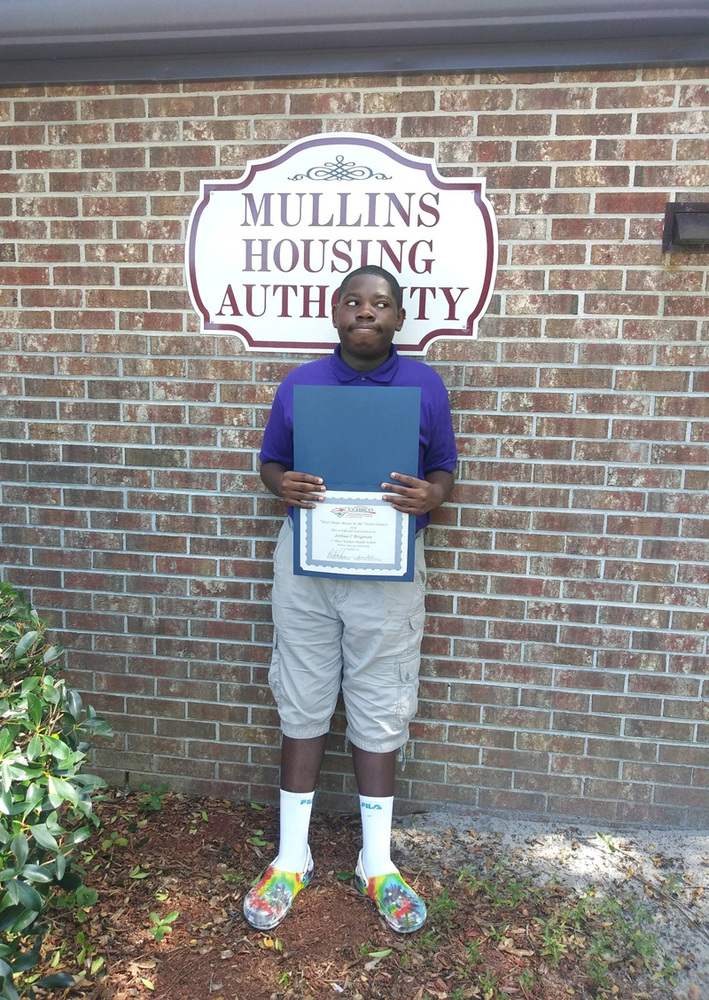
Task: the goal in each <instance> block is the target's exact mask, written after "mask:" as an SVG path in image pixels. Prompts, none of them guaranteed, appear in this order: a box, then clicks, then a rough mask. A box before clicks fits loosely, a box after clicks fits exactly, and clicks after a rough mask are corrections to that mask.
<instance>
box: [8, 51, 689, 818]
mask: <svg viewBox="0 0 709 1000" xmlns="http://www.w3.org/2000/svg"><path fill="white" fill-rule="evenodd" d="M343 129H344V130H351V131H373V132H375V133H377V134H379V135H382V136H385V137H387V138H390V139H392V140H394V141H395V142H397V143H399V144H400V145H401V146H402V147H403V148H406V149H408V150H410V151H412V152H414V153H418V154H421V155H425V156H435V157H436V159H437V161H438V163H439V164H440V165H441V169H442V171H443V172H444V173H464V174H467V173H469V172H470V171H471V170H475V171H476V172H478V173H483V174H485V175H486V176H487V178H488V184H489V192H490V196H491V198H492V200H493V202H494V204H495V208H496V211H497V213H498V219H499V227H500V236H501V267H500V273H499V278H498V282H497V288H496V294H495V297H494V299H493V304H492V307H491V310H490V313H489V315H488V316H487V318H485V320H484V321H483V322H482V324H481V334H480V339H479V340H478V341H477V342H473V343H467V342H449V343H447V344H446V343H441V342H439V343H437V344H436V345H435V346H434V347H433V349H432V351H431V353H430V355H429V360H430V362H431V363H432V364H434V365H435V367H436V368H437V370H438V371H440V373H441V375H442V376H443V378H444V380H445V382H446V384H447V385H448V387H449V389H450V395H451V401H452V405H453V410H454V420H455V424H456V429H457V431H458V441H459V446H460V453H461V464H460V480H459V484H458V486H457V488H456V492H455V494H454V498H453V501H452V502H451V503H449V504H448V505H447V506H446V507H445V508H444V509H443V510H442V511H441V512H440V513H439V514H438V516H437V517H436V524H435V525H434V526H433V527H432V528H431V529H429V533H428V540H427V541H428V557H429V563H430V566H431V573H430V597H429V612H430V613H429V618H428V626H427V636H426V639H425V646H424V652H425V661H424V667H423V673H424V676H423V680H422V685H421V707H420V714H419V721H418V722H417V723H416V725H415V727H414V736H415V740H414V742H413V744H412V747H411V759H410V760H409V762H408V765H407V767H406V770H405V771H404V772H403V774H402V775H401V779H400V783H399V793H400V795H401V796H402V797H403V798H404V799H409V800H411V801H412V802H426V803H429V802H435V801H447V802H451V803H455V804H460V805H461V806H466V807H480V808H483V809H517V810H523V811H527V812H530V813H548V814H556V815H580V816H585V817H593V819H594V820H596V821H598V822H610V821H622V820H635V821H643V822H650V823H684V824H690V825H692V824H694V825H698V824H701V823H706V822H707V821H709V762H708V760H707V742H708V740H709V708H708V706H707V697H706V696H707V692H708V691H709V680H708V679H707V671H708V667H709V655H708V654H709V650H708V649H707V630H708V627H709V587H708V583H709V571H708V564H709V542H708V541H707V536H708V533H709V532H708V529H709V492H708V488H709V468H708V467H709V420H708V418H709V402H708V390H709V322H708V321H707V320H706V319H705V317H706V314H707V302H708V299H707V264H708V263H709V258H707V257H705V256H701V255H696V256H674V257H672V258H671V259H665V258H663V256H662V254H661V230H662V215H663V211H664V205H665V202H666V201H668V200H671V199H672V198H674V197H675V196H676V197H677V198H678V199H682V198H684V199H687V200H694V201H696V200H701V199H706V198H707V191H708V190H709V188H708V185H709V137H708V136H709V76H708V75H707V71H706V70H695V69H691V68H690V69H682V70H675V71H673V70H664V69H663V70H652V69H648V70H646V71H635V70H629V71H627V72H626V71H622V72H592V71H582V72H579V73H563V74H557V75H554V74H551V73H532V74H530V73H525V74H516V75H510V74H492V75H490V74H485V75H451V74H443V75H439V76H431V75H416V76H408V77H402V78H400V79H398V80H397V79H396V78H393V77H391V78H390V77H378V78H371V77H370V78H367V77H354V78H346V79H313V80H295V81H283V80H261V81H254V82H252V81H233V80H232V81H225V82H220V83H217V84H214V83H204V84H203V83H185V84H183V85H179V84H165V85H149V84H144V85H121V86H111V85H106V86H98V87H90V86H81V87H70V86H66V87H51V88H46V89H45V88H33V89H27V90H22V89H20V90H17V89H12V90H11V89H5V90H0V168H1V170H2V174H1V175H0V282H1V284H0V349H1V351H2V353H1V356H0V360H1V363H2V367H1V374H0V393H2V403H1V406H2V415H1V423H2V428H1V429H2V439H3V441H4V442H5V443H4V445H3V456H2V457H3V470H2V471H3V482H4V486H3V493H2V503H3V506H2V522H3V523H2V550H1V553H2V554H1V556H0V559H1V561H2V563H3V565H4V567H5V569H4V575H5V576H6V577H7V578H8V579H10V580H11V581H13V582H14V583H16V584H17V585H19V586H21V587H23V588H25V589H26V590H27V591H28V592H29V593H30V594H31V596H32V598H33V599H34V601H35V602H36V604H37V605H38V606H39V607H40V608H41V609H43V611H44V612H45V614H46V616H47V617H48V618H49V619H50V620H51V621H52V622H53V623H55V625H56V626H57V628H58V629H60V630H61V631H62V633H63V638H64V641H65V643H66V645H67V646H68V648H69V649H70V654H69V663H70V668H71V676H72V678H73V679H74V680H75V681H77V682H78V684H79V685H80V686H81V687H82V689H84V690H86V691H87V692H90V695H89V700H90V701H91V702H92V703H93V704H94V705H95V706H96V707H97V708H99V709H100V710H101V711H103V712H104V713H105V714H107V715H108V716H109V717H110V718H111V720H112V721H113V723H114V724H115V726H116V730H117V733H118V735H117V738H116V740H115V743H114V745H113V747H112V748H110V749H104V750H102V751H101V752H100V754H99V761H100V764H101V766H102V768H103V769H104V772H105V773H106V774H107V775H108V776H109V777H110V778H111V780H113V781H114V782H116V783H122V782H123V781H124V780H125V778H126V775H128V776H129V780H130V781H131V782H132V783H137V782H139V781H141V780H143V779H144V778H145V777H146V776H148V777H152V776H154V777H152V780H154V781H156V782H157V781H159V780H162V779H166V780H169V781H170V782H171V783H172V784H173V786H175V787H178V788H182V789H187V790H192V791H207V790H213V791H215V792H217V793H219V794H224V795H231V796H249V797H254V798H266V797H270V796H272V795H273V790H274V788H275V787H276V785H277V767H276V764H277V745H278V730H277V717H276V714H275V712H274V710H273V707H272V703H271V699H270V695H269V693H268V689H267V687H266V669H267V664H268V660H269V639H270V634H271V629H270V610H269V582H270V573H271V564H270V557H271V552H272V549H273V539H274V536H275V534H276V532H277V529H278V525H279V519H280V516H281V505H280V503H279V502H277V501H276V500H275V499H273V498H270V497H268V496H266V495H265V494H264V492H263V490H262V487H261V486H260V482H259V479H258V476H257V475H256V472H255V469H256V461H255V455H256V451H257V449H258V446H259V441H260V436H261V432H262V428H263V426H264V424H265V421H266V418H267V415H268V407H269V403H270V400H271V398H272V394H273V391H274V388H275V385H276V384H277V383H278V382H279V380H280V379H281V377H282V376H283V374H284V373H285V372H286V371H287V370H288V368H289V367H290V366H291V365H292V364H293V363H294V362H293V359H292V358H288V357H284V358H278V357H268V358H265V357H259V356H257V355H251V354H248V355H247V354H245V352H244V350H243V348H242V345H241V343H240V342H239V341H238V340H237V339H236V338H233V337H230V336H213V335H212V334H209V333H207V334H200V333H199V332H197V330H198V324H197V319H196V316H195V315H194V314H193V313H192V311H191V307H190V304H189V300H188V297H187V295H186V292H185V288H184V280H183V271H182V261H183V253H184V234H185V226H186V220H187V217H188V214H189V212H190V209H191V207H192V205H193V203H194V201H195V198H196V193H197V189H198V181H199V179H200V177H235V176H238V175H239V174H240V173H241V170H242V168H243V166H244V164H245V162H246V160H247V158H248V157H261V156H264V155H266V154H270V153H272V152H274V151H276V150H277V149H278V148H279V147H280V146H282V145H283V144H284V143H285V142H287V141H290V140H292V139H294V138H296V137H299V136H303V135H308V134H311V133H317V132H319V131H332V130H343ZM334 729H335V731H336V735H334V736H333V738H332V743H331V752H330V754H329V755H328V759H327V765H326V772H325V773H324V775H323V779H322V787H323V788H324V789H325V790H326V794H323V795H322V796H321V798H320V802H321V804H325V805H329V806H334V807H339V806H347V805H349V804H351V801H352V800H351V796H352V792H353V787H354V786H353V779H352V776H351V774H350V769H349V763H348V761H347V758H346V756H345V755H344V753H343V750H344V748H343V741H342V735H341V734H342V729H343V726H342V720H341V719H337V720H336V724H335V726H334Z"/></svg>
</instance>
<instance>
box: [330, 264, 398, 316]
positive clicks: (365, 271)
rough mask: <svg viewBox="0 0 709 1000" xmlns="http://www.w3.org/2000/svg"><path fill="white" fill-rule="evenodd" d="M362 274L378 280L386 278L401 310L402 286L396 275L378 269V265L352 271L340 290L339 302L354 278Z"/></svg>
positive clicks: (347, 275) (345, 278)
mask: <svg viewBox="0 0 709 1000" xmlns="http://www.w3.org/2000/svg"><path fill="white" fill-rule="evenodd" d="M360 274H373V275H374V276H375V277H377V278H384V280H385V281H386V283H387V284H388V285H389V288H390V289H391V293H392V296H393V297H394V302H395V304H396V308H397V311H398V310H399V309H401V303H402V302H403V299H404V296H403V293H402V291H401V285H400V284H399V282H398V281H397V280H396V278H395V277H394V275H393V274H392V273H391V272H390V271H385V270H384V268H383V267H377V265H376V264H365V266H364V267H358V268H357V269H356V270H355V271H350V273H349V274H346V275H345V277H344V278H343V280H342V284H341V285H340V290H339V292H338V293H337V301H338V302H340V300H341V299H342V295H343V293H344V291H345V289H346V288H347V286H348V284H349V283H350V281H351V280H352V278H356V277H358V276H359V275H360Z"/></svg>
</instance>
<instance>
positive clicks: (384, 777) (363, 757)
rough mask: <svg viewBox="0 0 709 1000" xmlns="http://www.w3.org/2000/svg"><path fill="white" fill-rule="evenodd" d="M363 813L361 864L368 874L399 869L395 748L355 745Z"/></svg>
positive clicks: (353, 746)
mask: <svg viewBox="0 0 709 1000" xmlns="http://www.w3.org/2000/svg"><path fill="white" fill-rule="evenodd" d="M352 762H353V764H354V772H355V777H356V778H357V787H358V789H359V808H360V813H361V816H362V866H363V868H364V870H365V871H366V872H367V874H368V875H370V876H373V875H386V874H387V873H388V872H394V871H396V865H394V864H392V860H391V821H392V814H393V811H394V767H395V762H396V751H392V752H391V753H369V752H367V751H366V750H361V749H360V748H359V747H357V746H355V745H354V744H352Z"/></svg>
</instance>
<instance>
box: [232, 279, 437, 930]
mask: <svg viewBox="0 0 709 1000" xmlns="http://www.w3.org/2000/svg"><path fill="white" fill-rule="evenodd" d="M401 301H402V296H401V289H400V287H399V284H398V282H397V280H396V278H395V277H394V276H393V275H391V274H389V272H387V271H385V270H383V269H382V268H379V267H374V266H367V267H362V268H358V269H357V270H356V271H352V272H351V273H350V274H348V275H347V276H346V277H345V279H344V281H343V282H342V284H341V286H340V292H339V298H338V301H337V304H336V305H335V306H334V307H333V311H332V319H333V325H334V326H335V328H336V329H337V333H338V337H339V340H340V343H339V345H338V347H336V348H335V352H334V354H333V355H330V356H329V357H327V358H323V359H321V360H318V361H313V362H311V363H310V364H306V365H302V366H301V367H300V368H297V369H296V370H295V371H293V372H291V373H290V374H289V375H288V376H286V378H285V379H284V381H283V383H282V384H281V386H280V387H279V389H278V391H277V393H276V397H275V399H274V403H273V409H272V411H271V415H270V418H269V421H268V426H267V428H266V431H265V434H264V440H263V448H262V450H261V455H260V461H261V478H262V479H263V482H264V483H265V485H266V486H267V488H268V489H269V490H270V491H271V493H274V494H275V495H276V496H279V497H282V498H283V500H285V502H286V503H287V504H288V506H289V509H290V508H293V507H300V508H304V509H307V508H314V507H315V506H316V504H317V503H318V502H319V501H321V500H322V499H323V496H322V494H324V492H325V490H326V484H325V483H324V482H323V480H322V478H321V477H319V476H318V475H317V472H318V470H317V469H308V470H307V471H300V470H294V469H293V385H295V384H306V385H351V386H362V387H364V388H366V386H367V385H379V386H382V385H392V386H397V385H399V386H419V387H420V388H421V417H420V430H419V468H418V475H417V476H416V477H414V476H407V475H402V474H400V473H398V472H392V475H391V480H392V481H391V482H387V483H382V490H383V491H384V494H383V495H384V499H386V500H388V501H389V502H391V504H392V506H393V507H395V508H396V509H397V510H399V511H402V512H404V513H406V514H411V515H413V516H415V517H416V530H417V536H416V564H415V574H414V575H415V579H414V581H413V582H411V583H408V582H406V583H404V582H399V581H384V580H367V579H347V580H343V579H329V578H318V577H316V578H310V577H304V576H298V575H295V574H294V573H293V568H292V548H293V545H292V522H291V521H290V518H287V519H286V522H285V523H284V525H283V528H282V529H281V533H280V535H279V538H278V542H277V544H276V550H275V553H274V585H273V621H274V626H275V632H274V649H273V659H272V662H271V669H270V672H269V684H270V686H271V690H272V692H273V695H274V697H275V700H276V703H277V705H278V710H279V714H280V718H281V729H282V733H283V742H282V748H281V792H280V824H281V825H280V843H279V851H278V856H277V857H276V859H275V860H274V861H273V863H272V864H271V865H270V866H269V868H268V869H267V871H266V872H265V873H264V875H263V876H262V878H261V879H260V881H259V882H258V883H257V884H256V885H255V886H254V887H253V888H252V889H251V890H250V892H249V893H248V894H247V896H246V899H245V900H244V915H245V917H246V919H247V921H248V922H249V923H250V924H251V925H252V926H253V927H255V928H257V929H258V930H271V929H272V928H273V927H275V926H276V925H277V924H279V923H280V921H281V920H282V919H283V917H284V916H285V915H286V913H287V912H288V910H289V909H290V907H291V905H292V903H293V900H294V899H295V896H296V895H297V894H298V893H299V892H300V890H301V889H303V888H305V887H306V886H307V885H308V883H309V882H310V880H311V878H312V873H313V860H312V857H311V854H310V848H309V846H308V828H309V824H310V812H311V809H312V802H313V795H314V792H315V785H316V781H317V777H318V774H319V771H320V765H321V762H322V757H323V752H324V748H325V735H326V733H327V732H328V730H329V727H330V719H331V717H332V714H333V712H334V710H335V704H336V701H337V697H338V694H339V691H340V688H342V692H343V696H344V700H345V709H346V714H347V733H346V735H347V738H348V740H349V742H350V745H351V747H352V758H353V764H354V772H355V777H356V779H357V786H358V789H359V793H360V807H361V814H362V834H363V847H362V851H361V852H360V855H359V859H358V861H357V867H356V870H355V885H356V886H357V888H358V889H359V890H360V891H361V892H362V893H363V894H365V895H367V896H369V897H370V899H372V901H373V902H374V904H375V906H376V907H377V910H378V911H379V913H380V914H381V915H382V916H383V917H384V919H385V920H386V922H387V923H388V924H389V926H390V927H391V928H392V929H393V930H395V931H397V932H398V933H410V932H412V931H416V930H418V929H419V928H420V927H421V926H422V925H423V923H424V921H425V919H426V907H425V905H424V903H423V900H422V899H421V898H420V897H419V896H418V895H417V893H416V892H414V890H413V889H412V888H411V887H410V886H409V885H407V883H406V882H405V881H404V880H403V879H402V878H401V875H400V874H399V872H398V870H397V868H396V866H395V865H394V864H392V861H391V857H390V853H389V851H390V841H391V824H392V810H393V800H394V799H393V797H394V768H395V760H396V752H397V750H398V749H399V748H400V747H402V746H403V745H404V744H405V743H406V741H407V739H408V734H409V721H410V720H411V718H412V717H413V715H414V713H415V711H416V691H417V688H418V671H419V663H420V653H421V640H422V637H423V625H424V613H425V612H424V589H425V580H426V568H425V562H424V555H423V530H422V529H423V528H424V527H425V526H426V525H427V524H428V522H429V520H430V511H432V510H434V509H435V508H436V507H438V506H440V504H442V503H443V502H444V501H445V500H446V499H447V498H448V496H449V494H450V492H451V489H452V488H453V481H454V477H453V472H454V470H455V466H456V460H457V455H456V450H455V440H454V436H453V427H452V423H451V416H450V408H449V405H448V394H447V392H446V389H445V386H444V385H443V382H442V380H441V379H440V377H439V376H438V375H437V374H436V373H435V372H434V371H433V370H432V369H430V368H428V367H427V366H426V365H425V364H423V363H422V362H420V361H414V360H412V359H411V358H403V357H400V356H399V355H398V354H397V352H396V349H395V348H394V347H393V346H392V340H393V338H394V334H395V333H396V332H397V331H398V330H401V328H402V326H403V323H404V319H405V316H406V314H405V312H404V310H403V309H402V307H401ZM323 419H327V415H326V414H323ZM343 447H346V442H344V443H343Z"/></svg>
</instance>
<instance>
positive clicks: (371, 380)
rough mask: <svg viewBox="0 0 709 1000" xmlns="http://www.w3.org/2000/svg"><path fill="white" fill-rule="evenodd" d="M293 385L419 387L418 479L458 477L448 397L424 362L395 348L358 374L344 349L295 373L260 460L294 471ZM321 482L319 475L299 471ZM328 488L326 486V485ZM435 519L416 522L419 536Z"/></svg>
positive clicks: (280, 394) (281, 394)
mask: <svg viewBox="0 0 709 1000" xmlns="http://www.w3.org/2000/svg"><path fill="white" fill-rule="evenodd" d="M294 385H350V386H363V387H366V386H368V385H380V386H381V385H393V386H419V387H420V389H421V421H420V425H419V464H418V478H419V479H424V478H425V476H426V474H427V473H429V472H433V471H434V470H436V469H443V470H445V471H446V472H453V471H454V470H455V467H456V462H457V459H458V455H457V452H456V447H455V437H454V434H453V424H452V421H451V412H450V405H449V403H448V392H447V391H446V387H445V385H444V384H443V380H442V379H441V377H440V375H439V374H438V373H437V372H435V371H434V370H433V369H432V368H429V367H428V365H426V364H424V363H423V362H422V361H415V360H414V359H413V358H405V357H402V356H401V355H400V354H398V353H397V351H396V348H395V347H394V346H393V345H392V348H391V355H390V357H389V358H388V359H387V360H386V361H385V362H384V364H383V365H380V366H379V368H375V369H374V371H371V372H357V371H355V370H354V368H350V366H349V365H347V364H345V362H344V361H343V360H342V358H341V357H340V345H339V344H338V345H337V347H336V348H335V352H334V354H331V355H329V356H328V357H327V358H321V359H320V360H318V361H311V362H310V363H309V364H306V365H301V366H300V368H296V369H294V370H293V371H292V372H290V373H289V374H288V375H286V377H285V378H284V379H283V381H282V382H281V384H280V385H279V387H278V389H277V391H276V396H275V399H274V400H273V407H272V409H271V415H270V417H269V418H268V425H267V427H266V430H265V432H264V435H263V446H262V448H261V453H260V455H259V461H261V462H279V463H280V464H281V465H284V466H285V467H286V469H289V470H290V469H292V468H293V386H294ZM299 471H300V472H308V473H310V474H311V475H314V476H317V475H318V471H317V469H300V470H299ZM325 485H327V484H325ZM430 520H431V517H430V514H420V515H418V516H417V518H416V530H417V531H418V530H420V529H421V528H425V527H426V525H427V524H428V522H429V521H430Z"/></svg>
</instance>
